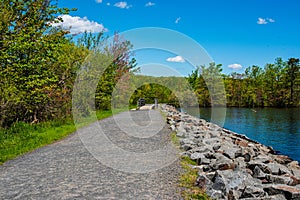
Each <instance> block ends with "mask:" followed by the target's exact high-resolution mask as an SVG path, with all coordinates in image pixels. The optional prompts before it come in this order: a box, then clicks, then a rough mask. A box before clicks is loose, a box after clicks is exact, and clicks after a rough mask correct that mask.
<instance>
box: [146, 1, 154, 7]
mask: <svg viewBox="0 0 300 200" xmlns="http://www.w3.org/2000/svg"><path fill="white" fill-rule="evenodd" d="M145 6H146V7H151V6H155V3H153V2H151V1H149V2H148V3H146V5H145Z"/></svg>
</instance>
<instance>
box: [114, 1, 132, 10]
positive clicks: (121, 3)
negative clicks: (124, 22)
mask: <svg viewBox="0 0 300 200" xmlns="http://www.w3.org/2000/svg"><path fill="white" fill-rule="evenodd" d="M114 6H115V7H118V8H121V9H124V8H126V9H129V8H131V7H132V5H128V3H127V2H126V1H120V2H117V3H115V4H114Z"/></svg>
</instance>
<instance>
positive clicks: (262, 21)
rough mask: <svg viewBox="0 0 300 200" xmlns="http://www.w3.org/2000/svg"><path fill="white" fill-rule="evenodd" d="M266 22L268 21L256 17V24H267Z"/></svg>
mask: <svg viewBox="0 0 300 200" xmlns="http://www.w3.org/2000/svg"><path fill="white" fill-rule="evenodd" d="M267 23H268V22H267V20H266V19H264V18H261V17H259V18H258V21H257V24H267Z"/></svg>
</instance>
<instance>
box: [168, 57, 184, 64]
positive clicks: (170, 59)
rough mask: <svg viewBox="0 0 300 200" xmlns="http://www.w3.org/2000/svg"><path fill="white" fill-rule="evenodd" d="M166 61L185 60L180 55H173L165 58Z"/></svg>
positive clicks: (181, 61)
mask: <svg viewBox="0 0 300 200" xmlns="http://www.w3.org/2000/svg"><path fill="white" fill-rule="evenodd" d="M167 61H168V62H179V63H183V62H185V60H184V59H183V57H181V56H175V57H170V58H167Z"/></svg>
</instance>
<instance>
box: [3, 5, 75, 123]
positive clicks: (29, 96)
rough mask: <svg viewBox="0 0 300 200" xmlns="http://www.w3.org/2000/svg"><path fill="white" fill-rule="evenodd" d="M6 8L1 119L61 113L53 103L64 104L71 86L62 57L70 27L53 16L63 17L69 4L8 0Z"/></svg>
mask: <svg viewBox="0 0 300 200" xmlns="http://www.w3.org/2000/svg"><path fill="white" fill-rule="evenodd" d="M0 10H1V11H0V12H1V13H0V16H1V18H2V20H1V22H2V23H1V32H0V41H1V51H0V63H1V71H0V88H1V93H0V106H1V108H0V112H1V115H0V116H1V118H0V125H1V126H9V125H10V124H12V123H14V122H16V121H26V122H37V121H43V120H47V119H53V118H54V115H61V112H60V110H58V109H52V108H49V106H50V105H54V104H56V105H61V104H59V102H58V101H59V100H61V101H63V94H66V93H67V92H68V91H66V90H64V87H68V86H66V85H65V84H63V81H64V80H62V78H63V77H62V76H61V75H62V74H61V73H57V72H58V70H62V71H63V70H66V68H65V67H67V66H61V65H60V64H62V62H64V61H62V60H59V59H62V58H63V56H62V55H65V54H66V53H67V52H64V48H67V47H66V45H68V44H70V43H69V42H68V41H67V39H66V38H65V37H64V35H65V34H66V32H65V31H62V30H58V29H54V28H52V26H51V23H50V22H53V23H54V22H57V21H59V19H57V18H56V16H57V15H60V14H66V13H68V12H69V9H60V8H58V7H57V6H56V5H54V4H52V3H51V1H44V0H29V1H8V0H4V1H3V2H2V3H1V9H0ZM68 53H70V52H68ZM77 59H78V58H77ZM58 67H59V68H58ZM68 67H69V66H68ZM72 67H73V66H72ZM53 96H60V98H61V99H58V98H57V99H55V98H53ZM57 103H58V104H57Z"/></svg>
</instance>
